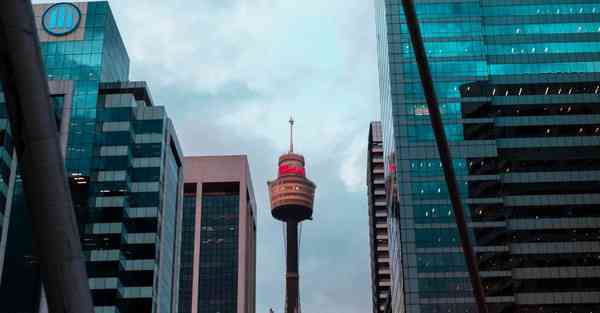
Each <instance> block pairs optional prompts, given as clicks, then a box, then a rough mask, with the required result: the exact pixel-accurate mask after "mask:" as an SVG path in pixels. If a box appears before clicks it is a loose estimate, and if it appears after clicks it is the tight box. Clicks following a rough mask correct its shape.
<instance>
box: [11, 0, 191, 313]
mask: <svg viewBox="0 0 600 313" xmlns="http://www.w3.org/2000/svg"><path fill="white" fill-rule="evenodd" d="M73 5H74V6H75V7H76V8H77V10H79V13H80V21H79V23H78V24H76V23H75V22H74V20H73V21H71V26H72V27H74V29H71V30H70V31H69V32H68V33H64V34H61V33H59V32H47V31H46V30H45V29H44V27H43V26H42V24H43V22H44V21H42V19H43V17H44V16H46V18H47V23H48V25H44V26H50V27H53V29H55V30H57V31H58V30H61V29H64V28H65V27H66V26H67V23H68V22H69V18H68V17H67V16H66V15H65V14H66V13H65V12H67V13H68V12H70V13H72V14H71V18H73V19H74V18H75V17H76V15H75V11H74V10H73V6H71V5H63V8H62V9H60V8H59V10H58V11H56V14H55V15H56V16H55V18H53V17H52V14H54V13H52V10H54V9H56V7H54V9H50V11H48V12H50V13H49V15H44V14H45V12H46V11H47V10H48V8H50V7H51V5H49V4H41V5H35V6H34V13H35V17H36V23H37V24H38V33H39V34H40V41H41V49H42V55H43V58H44V64H45V66H46V72H47V75H48V80H49V85H50V92H51V94H52V103H53V105H54V111H55V113H56V120H57V126H58V129H59V132H60V138H61V144H62V145H63V153H64V155H65V166H66V169H67V173H68V175H69V184H70V187H71V192H72V197H73V201H74V207H75V210H76V215H77V219H78V223H79V225H80V234H81V237H82V244H83V249H84V254H85V256H86V257H87V260H88V264H87V270H88V275H89V284H90V288H91V289H92V296H93V300H94V305H95V312H96V313H116V312H120V313H125V312H136V313H138V312H148V313H150V312H153V313H154V312H161V313H163V312H164V313H168V312H172V311H173V309H174V307H175V302H176V298H177V288H176V286H177V283H178V276H177V275H176V274H175V273H176V271H177V269H178V257H177V253H178V249H179V246H178V244H177V240H179V235H178V232H179V231H180V229H179V228H180V226H179V225H180V221H181V216H180V214H181V209H180V207H181V204H182V203H181V202H182V199H181V198H182V188H183V180H182V169H181V167H182V162H181V159H182V153H181V149H180V148H179V144H178V141H177V136H176V133H175V130H174V128H173V125H172V122H171V120H170V119H169V118H168V117H167V115H166V113H165V110H164V108H163V107H159V106H154V104H153V101H152V98H151V96H150V93H149V90H148V87H147V85H146V83H144V82H129V81H128V79H129V57H128V55H127V51H126V50H125V46H124V44H123V41H122V39H121V35H120V34H119V30H118V28H117V26H116V22H115V20H114V17H113V15H112V12H111V10H110V7H109V4H108V2H106V1H102V2H78V3H74V4H73ZM61 10H62V11H61ZM61 12H62V13H61ZM61 17H62V18H63V19H62V22H61ZM0 108H1V111H0V126H3V128H2V129H4V131H1V133H0V134H3V135H2V136H3V138H5V139H4V141H3V142H4V146H6V148H5V150H6V151H5V152H4V154H5V156H4V157H3V158H2V161H3V162H4V163H5V165H8V166H10V165H11V162H12V158H10V156H11V153H12V147H11V146H10V143H11V139H10V131H9V128H8V122H7V117H6V113H5V103H4V101H3V97H2V96H1V93H0ZM2 121H3V122H2ZM2 151H3V150H1V149H0V157H2V153H3V152H2ZM0 163H1V162H0ZM13 166H14V164H13ZM9 169H10V167H9ZM14 172H15V171H14V167H13V171H12V172H10V171H9V173H8V176H10V175H12V176H13V178H12V180H11V182H10V183H9V184H7V186H11V185H14V186H15V187H14V188H12V187H11V188H6V191H7V192H9V191H10V192H11V194H10V195H9V194H8V193H7V192H5V193H4V194H3V195H7V198H12V199H13V203H14V205H13V206H12V213H11V216H10V218H8V217H7V218H5V223H4V225H9V226H8V231H6V232H5V235H4V236H3V241H2V243H3V244H6V257H5V260H0V261H3V262H2V264H3V265H4V269H3V270H2V276H1V278H2V281H1V283H0V284H1V285H0V289H1V290H0V303H2V304H3V305H2V306H0V312H37V305H38V299H39V288H37V287H36V286H39V275H36V272H35V271H36V266H35V257H33V256H32V254H33V252H32V251H33V250H32V248H31V247H32V242H31V226H30V225H29V224H28V222H27V221H28V218H27V210H25V205H26V204H24V203H23V199H22V198H23V197H22V194H21V189H20V188H19V186H20V185H19V180H18V177H17V179H15V178H14V177H16V175H15V173H14ZM2 173H3V172H2V166H0V174H2ZM7 181H8V180H7ZM12 189H14V190H15V192H12ZM2 191H3V188H2V187H1V184H0V193H2ZM0 200H2V199H0ZM0 202H2V201H0ZM2 203H4V202H2ZM29 259H33V260H34V262H30V261H28V260H29ZM8 299H10V301H9V300H8ZM5 303H9V305H4V304H5Z"/></svg>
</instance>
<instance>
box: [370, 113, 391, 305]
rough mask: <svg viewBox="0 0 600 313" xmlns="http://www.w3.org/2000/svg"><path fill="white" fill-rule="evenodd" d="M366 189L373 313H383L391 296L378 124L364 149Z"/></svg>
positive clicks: (382, 165)
mask: <svg viewBox="0 0 600 313" xmlns="http://www.w3.org/2000/svg"><path fill="white" fill-rule="evenodd" d="M367 149H368V150H367V190H368V195H369V212H368V213H369V248H370V254H371V289H372V298H373V313H381V312H384V310H385V306H386V304H387V302H388V301H389V293H390V284H391V282H390V254H389V247H388V210H387V199H386V196H385V194H386V190H385V178H384V173H385V169H384V161H383V138H382V134H381V123H380V122H371V125H370V127H369V143H368V146H367Z"/></svg>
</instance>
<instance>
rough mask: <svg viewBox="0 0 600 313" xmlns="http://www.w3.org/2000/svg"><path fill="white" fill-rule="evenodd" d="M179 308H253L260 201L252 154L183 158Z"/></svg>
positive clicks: (226, 311)
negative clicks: (251, 158) (258, 206)
mask: <svg viewBox="0 0 600 313" xmlns="http://www.w3.org/2000/svg"><path fill="white" fill-rule="evenodd" d="M183 163H184V179H185V184H184V198H183V222H182V225H183V231H182V241H181V251H182V253H181V259H180V264H181V271H180V285H179V299H180V300H179V312H180V313H190V312H191V313H207V312H213V313H214V312H220V313H254V312H255V310H256V202H255V200H254V189H253V187H252V179H251V176H250V168H249V165H248V158H247V157H246V156H245V155H236V156H194V157H185V158H184V162H183Z"/></svg>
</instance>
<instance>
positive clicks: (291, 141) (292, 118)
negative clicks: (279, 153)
mask: <svg viewBox="0 0 600 313" xmlns="http://www.w3.org/2000/svg"><path fill="white" fill-rule="evenodd" d="M289 122H290V152H294V117H293V116H290V121H289Z"/></svg>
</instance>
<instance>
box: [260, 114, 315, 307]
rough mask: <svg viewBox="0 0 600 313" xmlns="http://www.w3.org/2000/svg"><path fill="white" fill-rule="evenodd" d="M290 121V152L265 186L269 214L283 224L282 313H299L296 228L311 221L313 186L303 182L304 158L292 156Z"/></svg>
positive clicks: (291, 125)
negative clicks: (284, 226) (268, 202)
mask: <svg viewBox="0 0 600 313" xmlns="http://www.w3.org/2000/svg"><path fill="white" fill-rule="evenodd" d="M293 127H294V120H293V119H290V151H289V152H288V153H286V154H284V155H282V156H280V157H279V171H278V175H277V179H275V180H274V181H270V182H268V185H269V194H270V196H271V214H272V215H273V217H274V218H276V219H278V220H280V221H282V222H284V223H285V224H286V273H285V313H301V312H300V293H299V275H298V224H300V223H301V222H302V221H304V220H307V219H312V213H313V201H314V198H315V188H316V186H315V184H314V183H313V182H311V181H310V180H308V178H306V170H305V167H304V157H303V156H302V155H300V154H296V153H294V141H293Z"/></svg>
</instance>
